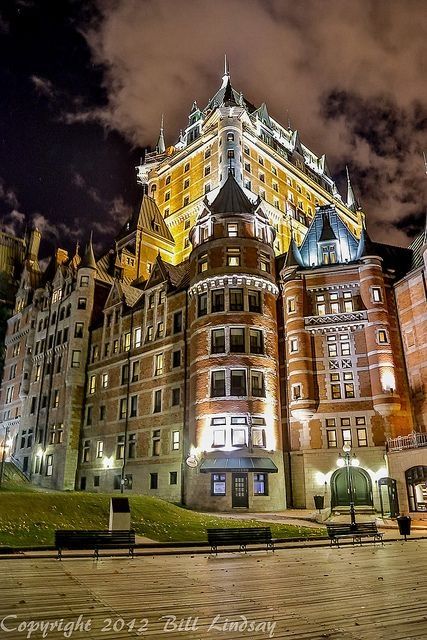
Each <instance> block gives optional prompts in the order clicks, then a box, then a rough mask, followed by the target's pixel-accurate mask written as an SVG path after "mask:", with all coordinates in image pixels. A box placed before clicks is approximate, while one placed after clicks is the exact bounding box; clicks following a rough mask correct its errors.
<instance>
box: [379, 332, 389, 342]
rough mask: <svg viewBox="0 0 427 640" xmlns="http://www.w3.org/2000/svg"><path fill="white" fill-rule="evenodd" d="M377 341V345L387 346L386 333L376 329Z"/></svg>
mask: <svg viewBox="0 0 427 640" xmlns="http://www.w3.org/2000/svg"><path fill="white" fill-rule="evenodd" d="M377 340H378V344H388V336H387V331H385V330H384V329H378V332H377Z"/></svg>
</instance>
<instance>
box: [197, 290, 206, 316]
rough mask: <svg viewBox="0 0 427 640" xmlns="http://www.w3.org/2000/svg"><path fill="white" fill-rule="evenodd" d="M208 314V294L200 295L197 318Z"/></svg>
mask: <svg viewBox="0 0 427 640" xmlns="http://www.w3.org/2000/svg"><path fill="white" fill-rule="evenodd" d="M207 312H208V294H207V293H200V294H199V297H198V316H199V318H200V317H201V316H205V315H206V314H207Z"/></svg>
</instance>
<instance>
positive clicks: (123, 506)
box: [110, 498, 130, 531]
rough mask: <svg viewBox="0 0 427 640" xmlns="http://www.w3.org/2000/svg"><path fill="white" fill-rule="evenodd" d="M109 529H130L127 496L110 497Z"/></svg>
mask: <svg viewBox="0 0 427 640" xmlns="http://www.w3.org/2000/svg"><path fill="white" fill-rule="evenodd" d="M110 531H130V507H129V499H128V498H111V501H110Z"/></svg>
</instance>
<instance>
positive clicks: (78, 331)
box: [74, 322, 84, 338]
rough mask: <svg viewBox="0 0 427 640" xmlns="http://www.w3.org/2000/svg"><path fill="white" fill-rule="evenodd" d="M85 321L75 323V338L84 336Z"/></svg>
mask: <svg viewBox="0 0 427 640" xmlns="http://www.w3.org/2000/svg"><path fill="white" fill-rule="evenodd" d="M83 327H84V324H83V322H76V324H75V325H74V337H75V338H83Z"/></svg>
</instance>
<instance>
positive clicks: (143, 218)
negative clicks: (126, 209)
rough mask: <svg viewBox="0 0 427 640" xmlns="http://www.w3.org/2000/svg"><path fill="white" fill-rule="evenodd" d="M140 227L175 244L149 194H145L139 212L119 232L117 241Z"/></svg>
mask: <svg viewBox="0 0 427 640" xmlns="http://www.w3.org/2000/svg"><path fill="white" fill-rule="evenodd" d="M138 227H139V228H142V229H143V230H145V231H149V232H150V233H153V234H155V235H157V236H160V237H161V238H164V239H165V240H167V241H168V242H173V243H174V242H175V241H174V239H173V236H172V234H171V232H170V231H169V228H168V226H167V224H166V222H165V221H164V218H163V216H162V214H161V213H160V210H159V208H158V206H157V204H156V203H155V201H154V200H153V198H150V196H148V195H147V194H143V196H142V201H141V206H140V208H139V210H137V211H135V212H134V213H133V214H132V216H131V217H130V218H129V220H128V221H127V222H126V224H125V225H124V226H123V227H122V229H121V230H120V231H119V234H118V236H117V240H120V239H121V238H125V237H126V236H128V235H129V234H131V233H132V232H133V231H136V229H137V228H138Z"/></svg>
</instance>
